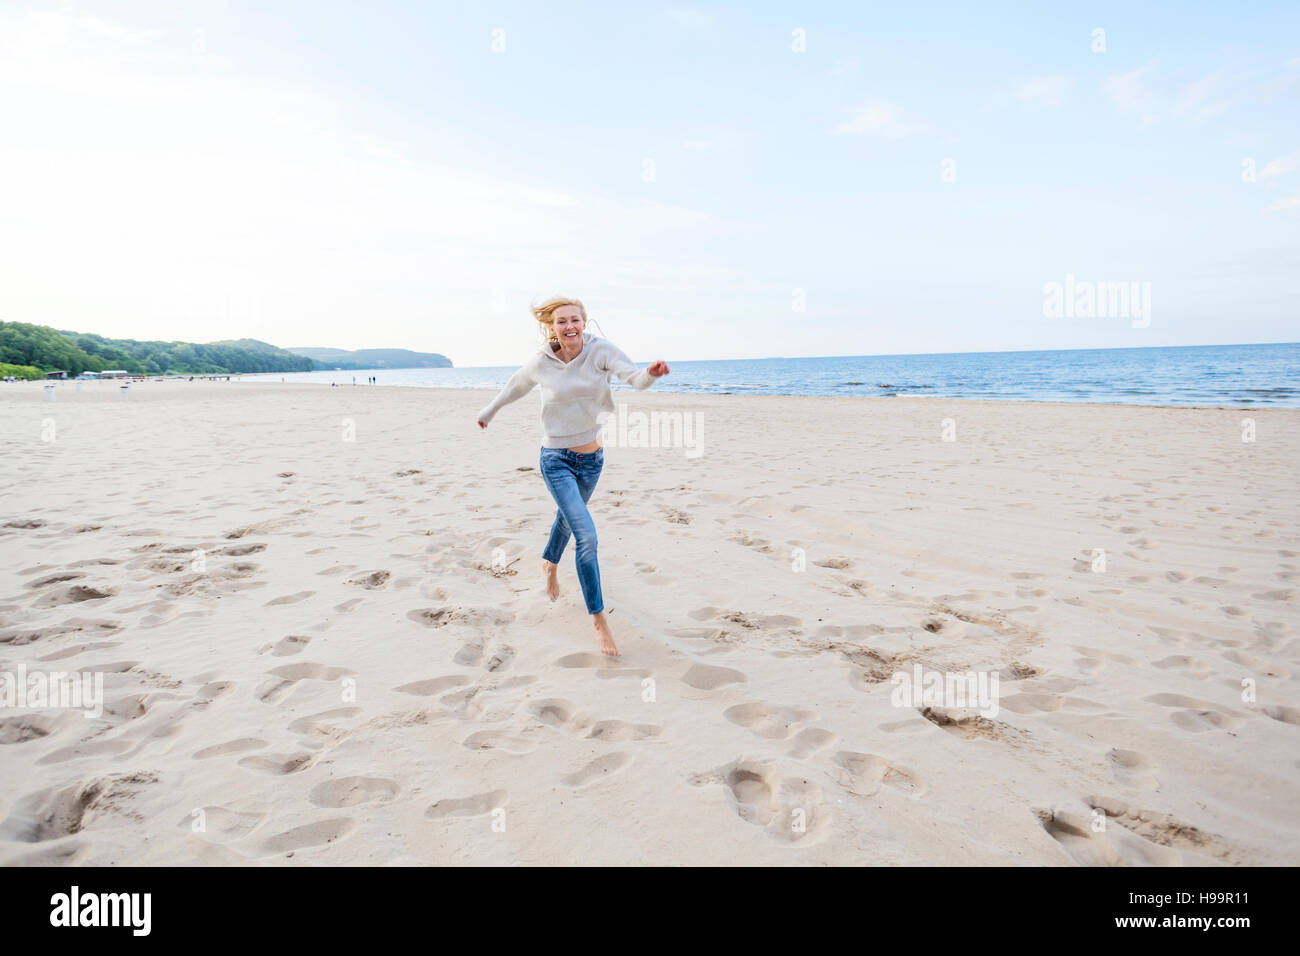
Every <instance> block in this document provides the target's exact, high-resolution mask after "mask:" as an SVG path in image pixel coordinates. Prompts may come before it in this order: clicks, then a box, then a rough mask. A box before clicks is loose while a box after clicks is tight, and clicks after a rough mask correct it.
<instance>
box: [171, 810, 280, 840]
mask: <svg viewBox="0 0 1300 956" xmlns="http://www.w3.org/2000/svg"><path fill="white" fill-rule="evenodd" d="M199 810H200V811H201V815H194V814H187V815H186V816H184V817H181V819H180V822H178V823H177V824H176V825H177V826H178V827H180V829H182V830H185V831H187V832H189V833H194V834H197V835H198V836H201V837H203V838H204V839H205V840H212V841H214V842H218V843H229V842H231V841H233V840H239V839H242V838H243V837H246V836H248V834H250V833H252V832H253V830H254V829H255V828H256V827H257V825H258V824H259V823H261V822H262V821H263V820H265V819H266V817H267V814H265V813H258V812H255V811H240V810H232V809H230V808H229V807H218V806H208V807H200V808H199ZM196 824H197V825H198V826H199V829H195V826H196Z"/></svg>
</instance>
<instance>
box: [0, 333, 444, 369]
mask: <svg viewBox="0 0 1300 956" xmlns="http://www.w3.org/2000/svg"><path fill="white" fill-rule="evenodd" d="M0 365H4V366H6V367H5V369H4V373H3V374H5V375H18V376H20V377H40V376H43V375H44V374H45V373H46V372H54V371H64V372H69V373H71V374H72V375H79V374H80V373H82V372H102V371H104V370H105V369H118V368H120V369H124V370H126V371H128V372H131V373H133V374H137V375H228V374H234V375H238V374H240V373H244V372H314V371H319V370H321V369H335V368H346V369H358V368H451V367H452V365H451V360H450V359H448V358H447V357H446V356H445V355H438V354H437V353H434V352H410V351H407V350H406V349H361V350H359V351H356V352H348V351H346V350H344V349H282V348H279V347H277V346H274V345H271V344H270V343H269V342H262V341H260V340H258V339H226V340H224V341H221V342H209V343H208V344H207V345H199V344H197V343H194V342H161V341H148V342H144V341H139V340H137V339H109V338H105V337H104V336H102V335H95V334H93V333H90V332H72V331H65V330H61V329H53V328H50V327H49V326H47V325H31V324H29V323H26V322H0Z"/></svg>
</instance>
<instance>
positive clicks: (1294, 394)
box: [240, 342, 1300, 408]
mask: <svg viewBox="0 0 1300 956" xmlns="http://www.w3.org/2000/svg"><path fill="white" fill-rule="evenodd" d="M665 358H666V361H667V362H668V364H669V366H670V368H671V374H670V375H668V376H667V377H666V378H663V379H660V380H659V381H657V382H656V383H655V385H654V388H655V390H656V391H661V392H681V393H696V394H704V395H835V396H859V397H862V398H895V397H898V396H909V397H928V398H944V399H952V398H957V399H999V400H1004V401H1033V402H1104V403H1115V404H1125V405H1227V406H1233V407H1256V406H1259V407H1263V406H1271V407H1280V408H1300V343H1297V342H1288V343H1284V344H1280V345H1278V344H1271V345H1197V346H1180V347H1168V348H1126V349H1055V350H1051V351H1036V352H1029V351H1023V352H1022V351H1016V352H959V353H935V354H921V355H836V356H825V357H821V358H764V359H714V360H708V361H693V362H677V361H673V360H672V358H671V356H670V355H668V356H666V357H665ZM638 364H640V365H641V366H642V367H644V366H645V365H647V364H649V363H648V361H642V362H640V363H638ZM516 368H517V366H490V367H478V368H430V369H359V370H357V371H353V370H351V369H348V370H346V371H322V372H293V373H284V374H279V373H269V374H259V375H242V376H240V379H241V380H242V381H276V380H283V381H285V382H319V383H325V384H329V383H331V382H336V383H338V384H339V385H351V384H352V383H353V381H354V380H355V382H356V383H357V384H358V385H361V384H364V383H365V381H366V379H367V378H369V377H370V376H375V378H376V385H379V386H381V387H382V386H393V385H400V386H406V387H412V386H413V387H417V388H486V389H498V388H501V386H503V385H505V383H506V380H507V379H509V378H510V376H511V375H512V374H513V373H514V372H515V370H516ZM612 382H613V387H614V389H615V390H618V389H626V388H627V386H625V385H623V384H622V383H621V382H619V381H618V379H617V378H615V379H613V380H612Z"/></svg>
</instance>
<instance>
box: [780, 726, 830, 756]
mask: <svg viewBox="0 0 1300 956" xmlns="http://www.w3.org/2000/svg"><path fill="white" fill-rule="evenodd" d="M834 742H835V735H834V734H833V733H831V732H830V731H829V730H822V729H821V728H820V727H806V728H804V729H803V730H801V731H799V733H797V734H796V735H795V738H794V743H793V746H791V748H790V756H791V757H793V758H794V759H795V760H806V759H807V758H808V757H811V756H812V755H813V754H815V753H817V751H819V750H825V749H826V748H827V747H829V746H830V745H831V744H833V743H834Z"/></svg>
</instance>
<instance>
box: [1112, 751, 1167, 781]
mask: <svg viewBox="0 0 1300 956" xmlns="http://www.w3.org/2000/svg"><path fill="white" fill-rule="evenodd" d="M1106 761H1107V762H1108V763H1109V764H1110V772H1111V775H1112V776H1113V777H1114V778H1115V782H1116V783H1119V784H1123V785H1124V786H1126V787H1132V788H1133V789H1134V790H1154V789H1155V788H1156V787H1157V786H1158V785H1159V782H1158V781H1157V780H1156V777H1155V774H1154V773H1152V771H1153V770H1154V769H1155V763H1154V762H1153V761H1152V760H1151V759H1150V758H1149V757H1145V756H1143V755H1142V754H1140V753H1138V752H1137V751H1136V750H1121V749H1119V748H1118V747H1113V748H1111V750H1110V752H1109V753H1107V754H1106Z"/></svg>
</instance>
